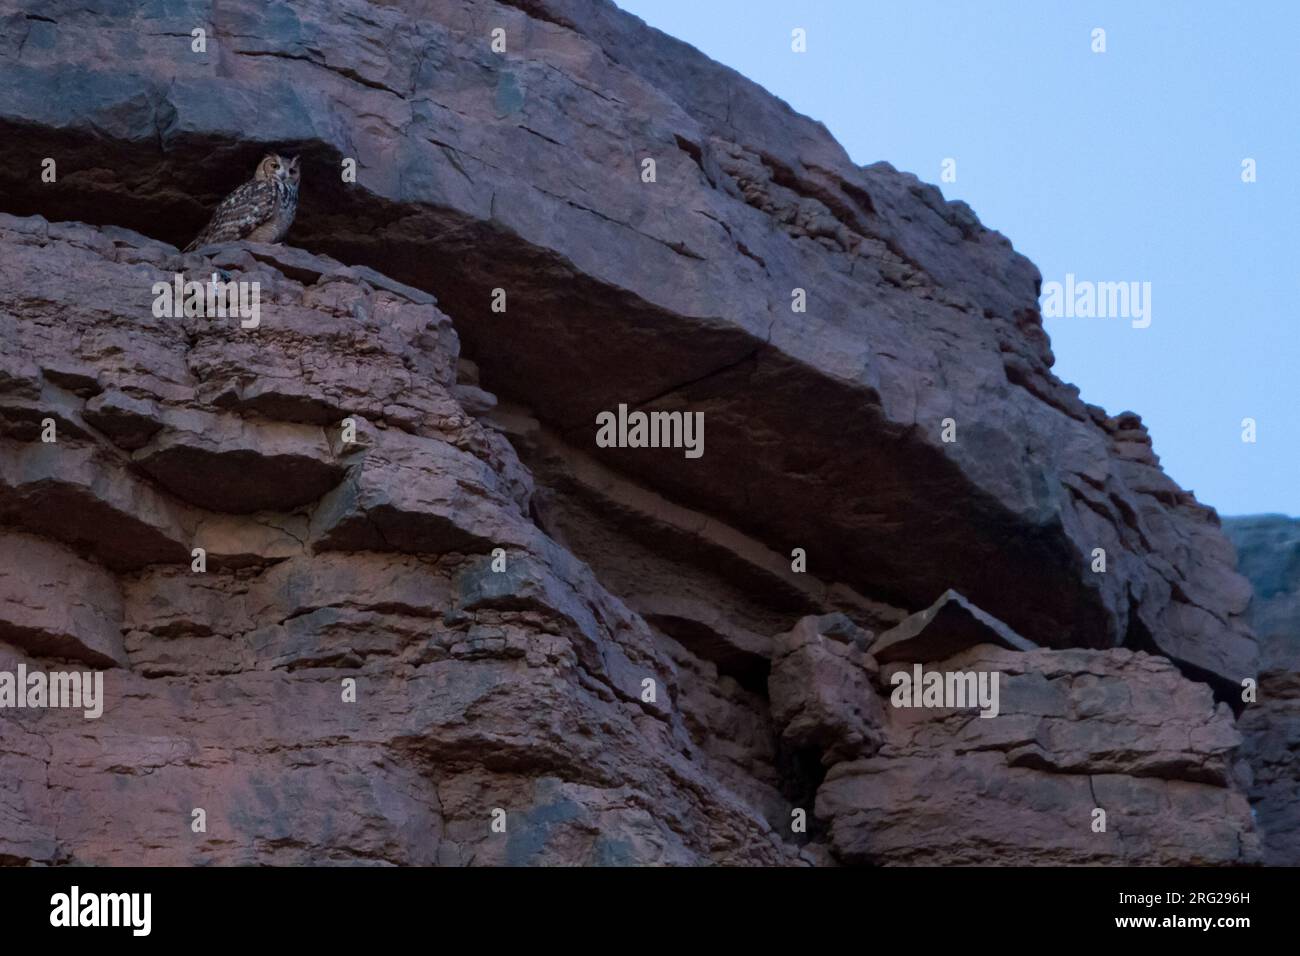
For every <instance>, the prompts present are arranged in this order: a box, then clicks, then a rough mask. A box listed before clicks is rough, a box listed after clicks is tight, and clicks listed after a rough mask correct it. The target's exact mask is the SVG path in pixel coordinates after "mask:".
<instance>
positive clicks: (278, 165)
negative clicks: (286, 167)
mask: <svg viewBox="0 0 1300 956" xmlns="http://www.w3.org/2000/svg"><path fill="white" fill-rule="evenodd" d="M271 168H272V169H279V168H280V164H279V163H272V164H271Z"/></svg>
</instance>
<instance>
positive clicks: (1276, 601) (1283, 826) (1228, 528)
mask: <svg viewBox="0 0 1300 956" xmlns="http://www.w3.org/2000/svg"><path fill="white" fill-rule="evenodd" d="M1223 530H1224V531H1225V532H1226V533H1227V535H1228V537H1229V538H1230V539H1231V540H1232V543H1233V544H1234V545H1235V546H1236V548H1237V567H1238V569H1239V570H1240V571H1241V573H1242V574H1244V575H1245V576H1246V577H1247V578H1249V579H1250V581H1251V583H1252V584H1253V585H1254V586H1255V598H1254V600H1253V601H1252V602H1251V606H1250V618H1251V623H1252V624H1253V625H1254V627H1255V632H1256V633H1257V634H1258V635H1259V642H1260V674H1259V689H1258V694H1257V699H1256V701H1255V702H1254V703H1251V704H1249V705H1247V707H1246V710H1245V712H1244V713H1243V714H1242V719H1241V732H1242V735H1243V736H1244V737H1245V745H1244V747H1243V753H1244V754H1245V756H1246V757H1247V759H1248V760H1249V761H1250V764H1251V767H1252V769H1253V770H1254V774H1255V778H1254V785H1253V786H1252V787H1251V790H1250V799H1251V802H1252V803H1253V804H1254V806H1255V811H1256V815H1257V816H1258V818H1259V822H1260V824H1261V826H1262V827H1263V828H1264V830H1265V833H1266V834H1267V837H1268V839H1267V841H1266V843H1265V849H1266V851H1267V852H1266V855H1265V860H1266V862H1268V863H1271V864H1275V865H1278V866H1298V865H1300V758H1297V755H1296V744H1295V742H1296V740H1297V739H1300V520H1298V519H1296V518H1287V517H1285V516H1283V515H1256V516H1252V517H1247V518H1225V519H1224V522H1223Z"/></svg>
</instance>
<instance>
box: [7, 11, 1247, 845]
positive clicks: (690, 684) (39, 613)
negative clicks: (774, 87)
mask: <svg viewBox="0 0 1300 956" xmlns="http://www.w3.org/2000/svg"><path fill="white" fill-rule="evenodd" d="M276 11H277V12H276V13H275V15H274V16H272V15H271V13H270V12H269V11H268V8H267V7H266V5H265V4H259V3H254V2H252V0H233V2H230V3H223V4H220V5H217V6H212V7H204V8H203V9H202V10H201V11H197V10H196V11H188V10H187V11H179V10H171V9H170V8H164V7H157V6H152V7H151V6H144V7H128V6H120V5H119V6H113V7H112V9H111V10H109V9H106V8H105V9H101V8H99V7H90V8H88V7H86V6H85V5H77V4H68V3H62V2H60V0H54V2H53V3H51V4H48V5H47V8H45V9H43V10H42V11H41V13H40V15H39V16H32V15H27V14H26V13H24V12H23V11H21V10H18V9H15V8H14V6H13V5H12V2H11V0H8V2H7V0H0V133H3V134H4V135H2V136H0V342H3V343H4V348H3V350H0V672H2V671H6V670H8V671H13V670H15V669H16V668H17V667H18V666H19V665H20V664H21V665H23V666H24V667H27V668H32V669H36V668H43V669H46V670H57V669H60V668H62V669H71V668H81V669H85V668H94V669H99V670H102V671H103V673H104V677H105V697H106V700H105V706H104V713H103V715H102V716H101V717H99V718H96V719H94V720H88V719H86V718H84V717H83V716H82V715H81V714H80V713H78V712H75V711H72V710H64V709H49V710H44V711H39V712H38V711H32V710H19V709H3V710H0V821H4V825H3V826H0V861H3V862H14V863H29V862H35V863H248V862H258V863H300V862H335V863H357V864H398V863H413V864H423V863H441V864H454V865H467V864H511V865H515V864H520V865H524V864H551V863H583V864H630V863H636V864H645V863H649V864H701V863H724V864H760V865H793V864H821V863H870V864H908V863H981V862H983V863H987V862H1032V863H1049V862H1097V863H1111V862H1151V863H1213V864H1234V863H1243V862H1253V861H1254V860H1256V859H1257V858H1258V856H1259V852H1260V851H1259V835H1258V834H1257V833H1256V830H1255V828H1254V825H1253V821H1252V819H1251V814H1250V808H1249V806H1248V804H1247V803H1246V800H1245V797H1244V786H1245V784H1246V779H1247V775H1246V773H1245V771H1244V770H1243V768H1242V766H1241V765H1240V762H1239V760H1238V758H1237V756H1236V752H1235V748H1236V747H1237V745H1238V743H1239V738H1238V736H1237V731H1236V729H1235V726H1234V720H1233V715H1232V713H1231V711H1230V710H1229V709H1228V708H1227V707H1226V706H1225V705H1224V704H1223V703H1217V704H1216V701H1215V698H1216V695H1217V696H1218V697H1219V698H1221V699H1223V700H1225V701H1231V700H1232V699H1233V698H1232V691H1233V690H1234V689H1236V688H1239V686H1240V681H1241V680H1242V679H1243V678H1245V677H1253V676H1254V675H1255V672H1256V645H1255V640H1254V635H1253V633H1252V632H1251V630H1250V627H1249V626H1248V624H1247V623H1246V620H1245V617H1244V613H1245V611H1246V607H1247V604H1248V602H1249V600H1250V588H1249V585H1248V584H1247V583H1246V582H1245V580H1244V579H1242V578H1241V577H1240V576H1238V575H1237V573H1236V572H1235V570H1234V569H1233V562H1234V554H1233V550H1232V547H1231V546H1230V545H1229V544H1228V542H1227V540H1226V539H1225V538H1224V537H1223V536H1222V534H1221V533H1220V530H1219V526H1218V519H1217V516H1216V515H1215V514H1214V512H1213V511H1212V510H1211V509H1209V508H1206V507H1204V506H1203V505H1200V504H1198V503H1197V502H1196V501H1195V500H1194V498H1193V497H1192V496H1191V495H1190V494H1189V493H1187V492H1185V491H1183V490H1182V489H1180V488H1178V487H1177V486H1176V485H1175V484H1174V483H1173V482H1172V481H1170V480H1169V479H1168V478H1167V477H1166V476H1165V475H1164V474H1163V473H1162V471H1161V470H1160V468H1159V465H1158V461H1157V459H1156V458H1155V456H1154V454H1153V453H1152V451H1151V442H1150V438H1149V437H1148V436H1147V434H1146V431H1145V429H1144V428H1143V426H1142V424H1141V421H1140V419H1139V418H1138V417H1137V416H1136V415H1135V414H1132V413H1124V414H1121V415H1118V416H1111V415H1108V414H1106V413H1105V412H1104V411H1103V410H1101V409H1099V408H1096V407H1095V406H1089V405H1086V404H1084V403H1083V402H1081V401H1080V399H1079V397H1078V394H1077V390H1076V389H1073V388H1072V387H1071V386H1068V385H1065V384H1063V383H1062V382H1060V381H1059V380H1058V379H1056V378H1055V377H1054V376H1053V374H1052V372H1051V370H1050V369H1051V365H1052V361H1053V360H1052V355H1051V352H1050V348H1049V346H1048V343H1047V339H1046V336H1045V334H1044V333H1043V330H1042V325H1041V321H1040V317H1039V314H1038V310H1037V305H1036V296H1037V293H1038V284H1039V276H1038V273H1037V270H1036V269H1035V268H1034V267H1033V265H1032V264H1030V263H1029V262H1028V261H1027V260H1025V259H1023V258H1022V257H1020V256H1018V255H1017V254H1016V253H1015V252H1014V251H1013V250H1012V249H1011V247H1010V244H1009V243H1008V242H1007V240H1006V239H1004V238H1003V237H1001V236H1000V235H998V234H996V233H993V232H990V231H988V230H986V229H984V228H983V227H982V226H981V225H980V224H979V222H978V220H977V219H976V218H975V216H974V215H973V213H972V212H971V211H970V210H969V209H968V208H967V207H965V206H964V205H963V204H961V203H948V202H945V201H944V200H943V199H942V197H941V195H940V194H939V192H938V191H937V190H936V189H935V188H933V187H930V186H927V185H924V184H922V183H920V182H919V181H917V180H916V179H915V178H914V177H912V176H910V175H906V174H903V173H899V172H897V171H896V170H894V169H893V168H892V167H890V166H888V165H887V164H883V163H881V164H876V165H874V166H869V167H865V168H864V167H858V166H855V165H854V164H852V163H851V162H850V161H849V160H848V158H847V157H846V156H845V154H844V152H843V150H842V149H841V148H840V147H839V146H838V144H836V143H835V142H834V140H833V139H831V137H830V136H829V135H828V134H827V133H826V131H825V130H824V129H823V128H822V127H820V126H819V125H818V124H816V123H814V122H812V121H810V120H808V119H806V118H804V117H801V116H798V115H797V114H794V113H793V112H791V111H790V110H789V109H788V108H787V107H786V106H785V105H784V104H782V103H781V102H780V101H778V100H776V99H775V98H773V97H771V96H770V95H768V94H767V93H765V92H763V91H762V90H761V89H759V88H757V87H756V86H754V85H753V84H752V83H749V82H748V81H746V80H744V79H743V78H742V77H740V76H738V75H737V74H735V73H734V72H732V71H729V70H727V69H726V68H724V67H721V66H719V65H718V64H715V63H713V62H711V61H709V60H707V59H706V58H704V57H702V56H701V55H700V54H698V53H697V52H696V51H694V50H692V49H690V48H689V47H686V46H684V45H683V44H680V43H678V42H677V41H674V40H672V39H670V38H668V37H665V36H663V35H661V34H659V33H657V32H655V31H652V30H649V29H648V28H646V27H645V26H644V25H643V24H641V23H640V22H639V21H637V20H636V19H635V18H633V17H629V16H627V15H625V14H623V13H621V12H619V11H618V10H617V9H616V8H614V7H613V6H612V5H610V4H607V3H592V2H587V0H582V2H577V0H574V2H570V0H512V2H495V0H467V2H465V3H461V4H457V5H447V4H442V3H437V2H432V0H429V2H422V0H404V2H402V3H399V4H379V3H370V2H365V0H330V2H328V3H326V2H324V0H302V2H295V3H293V4H290V5H282V6H280V7H277V8H276ZM195 17H199V18H201V19H202V20H203V22H202V23H192V22H190V21H191V20H192V19H194V18H195ZM196 25H206V26H208V27H209V28H210V29H209V44H210V45H209V49H208V52H207V53H206V54H196V53H194V52H192V50H191V47H190V39H189V38H190V31H191V29H193V28H194V27H195V26H196ZM497 26H499V27H501V28H502V29H504V30H505V31H506V34H505V35H506V38H507V49H506V52H505V53H504V54H502V53H496V52H493V51H492V49H491V47H490V37H489V31H490V30H491V29H492V28H494V27H497ZM88 51H94V56H93V57H92V56H90V54H89V52H88ZM127 63H129V64H130V68H129V69H127V68H124V66H123V64H127ZM268 146H275V147H277V148H281V149H286V150H289V151H292V152H294V153H296V154H301V155H302V156H303V157H304V159H303V162H304V168H305V172H304V184H303V192H302V197H301V205H300V209H299V214H298V219H297V221H296V223H295V225H294V228H293V230H292V232H291V233H290V235H289V238H288V240H287V242H288V244H287V245H284V246H267V245H260V244H255V243H236V244H231V245H228V246H222V247H217V248H214V249H208V250H205V251H204V254H203V255H199V254H197V253H196V254H188V255H183V254H181V253H180V252H178V246H183V245H184V244H185V243H186V242H187V241H188V240H189V239H190V238H192V235H193V233H194V232H195V231H196V230H197V229H198V228H199V227H200V226H201V225H202V224H203V222H204V221H206V218H207V216H208V214H209V212H210V209H211V205H212V203H213V202H214V201H215V200H216V199H217V198H218V196H219V195H221V194H223V193H224V192H226V191H227V190H229V189H230V188H232V187H233V186H235V185H237V184H238V183H239V182H241V181H242V180H243V179H245V178H247V176H248V174H249V171H250V170H251V169H252V166H253V164H254V162H255V161H256V159H257V158H258V156H259V155H260V153H261V152H262V151H263V150H264V149H265V148H266V147H268ZM44 157H55V158H57V162H58V179H57V182H56V183H42V182H41V179H40V176H39V170H40V169H41V160H42V159H43V158H44ZM349 158H350V159H355V160H356V162H357V169H358V175H357V180H356V182H355V183H351V182H345V181H343V178H342V177H341V176H340V172H339V171H340V169H341V164H342V162H343V161H344V160H345V159H349ZM645 159H653V160H655V177H654V180H653V181H652V182H647V181H644V180H643V178H642V172H643V169H644V168H645V167H644V165H643V160H645ZM87 223H91V225H87ZM214 274H217V275H219V276H221V277H222V278H223V281H236V282H243V283H256V284H257V288H258V289H259V290H260V296H261V300H260V301H261V316H260V324H258V325H257V326H256V327H253V328H248V327H244V326H243V325H242V324H241V322H240V321H239V319H238V318H235V317H211V316H207V315H189V314H184V313H183V312H182V313H181V314H178V315H170V314H163V315H160V314H159V313H158V312H157V311H155V309H154V305H155V300H156V297H157V293H156V292H155V291H154V290H155V285H156V284H157V283H164V284H168V283H171V282H172V281H173V279H174V278H175V277H176V276H177V275H180V276H182V278H183V279H189V280H191V281H196V282H207V281H208V280H209V279H210V277H212V276H213V275H214ZM496 290H500V291H501V292H502V293H503V294H504V296H505V302H506V307H505V310H504V311H498V310H496V309H494V308H493V303H494V301H495V302H499V301H500V297H499V296H498V295H496V294H495V292H496ZM802 304H806V309H802V310H801V309H800V308H799V306H800V305H802ZM462 341H463V343H464V348H465V352H466V354H465V355H464V356H462V355H461V347H462ZM621 404H623V405H627V406H629V407H630V408H632V409H636V410H642V411H666V412H674V411H682V412H690V413H696V412H699V413H702V414H703V416H704V422H705V423H706V429H705V433H704V434H705V446H704V447H705V453H704V455H703V456H702V457H700V458H698V459H688V458H686V457H684V456H683V454H682V450H681V449H674V448H662V449H646V448H640V449H637V448H603V447H599V446H598V445H597V444H596V441H595V434H596V429H595V424H594V423H595V418H596V415H597V413H599V412H601V411H606V410H612V409H614V408H617V407H618V406H619V405H621ZM949 422H951V426H949V425H948V423H949ZM952 428H955V435H956V441H945V440H944V434H945V431H948V432H951V429H952ZM51 429H53V433H54V434H55V435H56V436H57V437H56V439H55V440H52V441H51V440H49V437H50V431H51ZM1097 549H1103V550H1104V551H1105V553H1106V559H1107V563H1106V571H1105V572H1104V573H1098V572H1094V571H1093V570H1092V567H1093V563H1094V560H1095V553H1096V550H1097ZM950 591H951V592H952V593H949V592H950ZM927 608H931V609H932V610H931V611H925V609H927ZM923 611H924V612H925V614H924V615H923V616H916V617H914V616H913V615H921V612H923ZM877 635H881V637H880V638H878V637H877ZM886 638H887V639H886ZM878 642H879V647H877V646H876V645H877V643H878ZM889 648H892V650H890V649H889ZM877 652H878V653H879V656H877ZM922 662H923V663H924V664H925V666H926V667H928V668H929V667H939V668H946V669H949V670H983V671H997V672H998V673H999V674H1001V675H1002V678H1003V680H1004V682H1005V683H1004V684H1003V685H1002V694H1003V696H1002V699H1001V711H1000V713H999V714H998V716H997V717H994V718H991V719H984V718H981V717H979V716H978V715H977V714H976V713H975V712H974V711H972V710H971V709H970V708H969V707H967V708H958V709H955V710H954V709H953V708H939V709H932V708H931V709H922V710H919V711H914V710H909V709H906V708H898V707H895V706H894V705H893V703H892V702H891V691H892V688H891V684H890V681H891V679H892V678H893V675H894V674H895V673H896V672H897V671H898V670H899V669H900V668H904V667H907V666H909V665H910V664H913V663H922ZM197 809H202V810H203V811H204V817H205V819H206V829H204V830H196V829H195V828H194V826H193V825H192V817H193V813H194V811H195V810H197ZM1098 809H1100V810H1104V811H1105V812H1106V815H1107V826H1106V827H1105V829H1096V820H1095V819H1094V816H1093V811H1094V810H1098ZM805 824H806V825H805Z"/></svg>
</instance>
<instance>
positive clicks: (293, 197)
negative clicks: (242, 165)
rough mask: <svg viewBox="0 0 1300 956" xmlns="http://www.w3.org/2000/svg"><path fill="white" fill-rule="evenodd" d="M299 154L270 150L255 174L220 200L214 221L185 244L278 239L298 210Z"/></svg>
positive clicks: (191, 246)
mask: <svg viewBox="0 0 1300 956" xmlns="http://www.w3.org/2000/svg"><path fill="white" fill-rule="evenodd" d="M298 178H299V170H298V157H297V156H295V157H294V158H293V159H285V158H284V157H283V156H280V155H279V154H277V153H268V154H267V155H266V156H264V157H262V161H261V162H260V163H258V164H257V172H255V173H254V174H253V178H252V179H250V180H249V181H248V182H246V183H244V185H242V186H240V187H239V188H238V189H236V190H235V191H234V192H233V193H231V194H230V195H229V196H227V197H226V198H225V199H223V200H221V205H219V206H218V207H217V211H216V212H214V213H213V214H212V221H211V222H209V223H208V224H207V226H205V227H204V228H203V231H202V232H200V233H199V234H198V236H196V237H195V239H194V241H193V242H191V243H190V244H189V245H188V246H186V247H185V250H184V251H185V252H193V251H194V250H195V249H198V248H199V247H200V246H206V245H208V244H209V243H213V242H231V241H233V240H236V239H248V240H251V241H252V242H279V241H280V240H281V239H283V238H284V235H285V233H287V232H288V231H289V226H291V225H292V224H293V216H294V213H296V212H297V211H298Z"/></svg>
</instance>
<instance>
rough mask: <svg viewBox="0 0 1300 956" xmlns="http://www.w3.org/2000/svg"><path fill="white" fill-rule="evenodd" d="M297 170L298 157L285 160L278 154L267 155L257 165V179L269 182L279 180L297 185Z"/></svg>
mask: <svg viewBox="0 0 1300 956" xmlns="http://www.w3.org/2000/svg"><path fill="white" fill-rule="evenodd" d="M300 175H301V174H300V171H299V169H298V157H297V156H295V157H294V158H293V159H285V158H284V157H283V156H281V155H280V154H279V153H267V154H266V155H265V156H263V157H262V161H261V162H260V163H258V164H257V174H256V177H255V178H257V179H260V180H263V181H269V180H272V179H279V180H281V181H282V182H286V183H292V184H293V185H295V186H296V185H298V179H299V177H300Z"/></svg>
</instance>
